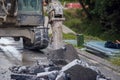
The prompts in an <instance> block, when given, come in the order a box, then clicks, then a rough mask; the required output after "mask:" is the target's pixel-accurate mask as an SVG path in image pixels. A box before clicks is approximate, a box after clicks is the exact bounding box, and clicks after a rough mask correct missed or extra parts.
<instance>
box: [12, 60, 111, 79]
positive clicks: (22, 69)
mask: <svg viewBox="0 0 120 80" xmlns="http://www.w3.org/2000/svg"><path fill="white" fill-rule="evenodd" d="M10 71H11V72H12V74H11V79H14V80H109V79H106V78H105V77H104V76H103V75H101V73H100V72H99V71H98V70H96V68H94V67H92V66H89V65H88V64H87V63H86V62H84V61H82V60H78V59H75V60H73V61H72V62H70V63H68V64H67V65H65V66H64V65H63V66H62V67H61V66H58V65H55V64H53V65H49V64H48V65H38V64H37V65H34V66H31V67H30V66H13V67H11V68H10Z"/></svg>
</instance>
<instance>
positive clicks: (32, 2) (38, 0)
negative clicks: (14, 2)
mask: <svg viewBox="0 0 120 80" xmlns="http://www.w3.org/2000/svg"><path fill="white" fill-rule="evenodd" d="M41 9H42V0H18V10H19V11H41Z"/></svg>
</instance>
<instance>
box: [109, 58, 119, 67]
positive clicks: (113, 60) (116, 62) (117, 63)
mask: <svg viewBox="0 0 120 80" xmlns="http://www.w3.org/2000/svg"><path fill="white" fill-rule="evenodd" d="M110 62H111V63H112V64H114V65H117V66H120V56H117V57H114V58H111V59H110Z"/></svg>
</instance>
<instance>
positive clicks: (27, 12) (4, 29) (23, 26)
mask: <svg viewBox="0 0 120 80" xmlns="http://www.w3.org/2000/svg"><path fill="white" fill-rule="evenodd" d="M43 3H46V4H47V5H48V17H49V21H48V22H49V23H50V24H51V25H54V24H55V23H56V22H55V21H61V19H59V18H62V17H63V16H62V15H63V13H60V12H62V7H60V6H61V4H60V3H59V1H58V0H0V37H13V38H14V40H15V41H19V40H20V38H22V39H23V46H24V48H27V49H44V48H46V47H47V46H48V44H49V36H48V26H44V22H45V15H44V9H43V8H44V4H43ZM53 18H54V19H53ZM56 18H57V19H56ZM53 31H54V30H53ZM54 40H55V39H54ZM58 45H59V44H58Z"/></svg>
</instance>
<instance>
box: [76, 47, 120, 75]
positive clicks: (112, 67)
mask: <svg viewBox="0 0 120 80" xmlns="http://www.w3.org/2000/svg"><path fill="white" fill-rule="evenodd" d="M76 50H77V52H78V53H79V54H80V55H82V56H85V57H87V58H89V59H92V60H94V61H96V62H98V63H100V64H102V65H104V66H106V67H108V68H110V69H111V70H113V71H115V72H118V73H119V74H120V66H115V65H113V64H111V63H110V62H109V61H107V60H105V59H103V58H100V57H98V56H95V55H93V54H90V53H88V52H85V51H81V50H80V49H78V48H77V49H76Z"/></svg>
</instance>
